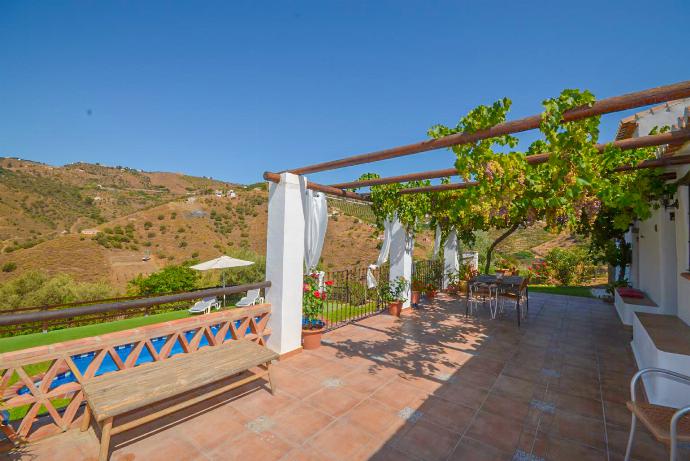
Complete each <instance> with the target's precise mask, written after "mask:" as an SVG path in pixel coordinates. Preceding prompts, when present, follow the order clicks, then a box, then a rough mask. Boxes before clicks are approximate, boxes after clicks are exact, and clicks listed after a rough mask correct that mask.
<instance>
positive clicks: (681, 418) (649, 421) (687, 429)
mask: <svg viewBox="0 0 690 461" xmlns="http://www.w3.org/2000/svg"><path fill="white" fill-rule="evenodd" d="M647 373H659V374H662V375H665V377H666V378H668V379H673V380H675V381H680V382H684V383H686V384H688V385H690V376H686V375H683V374H680V373H676V372H675V371H671V370H664V369H662V368H645V369H643V370H640V371H638V372H637V373H635V375H634V376H633V377H632V380H630V401H629V402H628V403H627V406H628V409H629V410H630V411H631V412H632V422H631V423H630V436H629V438H628V447H627V448H626V450H625V461H630V455H631V454H632V446H633V438H634V437H635V426H636V425H637V420H638V419H639V420H640V421H641V422H642V424H643V425H644V426H645V427H646V428H647V429H648V430H649V431H650V432H651V433H652V435H654V437H655V438H656V439H657V440H658V441H659V442H662V443H665V444H667V445H670V446H671V458H670V459H671V461H678V456H677V455H678V442H684V443H688V442H690V415H688V414H689V413H690V405H688V406H685V407H683V408H670V407H665V406H662V405H654V404H651V403H645V402H638V401H637V398H636V395H635V394H636V393H635V385H636V384H637V381H638V380H639V379H640V378H641V377H642V375H645V374H647ZM688 395H690V389H689V390H688Z"/></svg>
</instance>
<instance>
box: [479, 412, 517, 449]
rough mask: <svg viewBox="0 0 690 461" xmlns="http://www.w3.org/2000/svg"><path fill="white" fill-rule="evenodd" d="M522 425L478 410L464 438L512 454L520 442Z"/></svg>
mask: <svg viewBox="0 0 690 461" xmlns="http://www.w3.org/2000/svg"><path fill="white" fill-rule="evenodd" d="M522 432H523V427H522V424H519V423H517V422H516V421H515V420H513V419H511V418H508V417H506V416H505V415H503V416H500V415H495V414H493V413H489V412H487V411H483V410H480V411H479V413H478V414H477V416H476V417H475V419H474V421H473V422H472V424H471V425H470V428H469V429H468V430H467V433H466V436H468V437H470V438H473V439H475V440H478V441H480V442H482V443H484V444H486V445H491V446H493V447H495V448H498V449H499V450H501V451H504V452H510V453H512V452H513V451H514V450H515V448H516V447H517V445H518V442H519V441H520V436H521V434H522Z"/></svg>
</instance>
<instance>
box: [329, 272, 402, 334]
mask: <svg viewBox="0 0 690 461" xmlns="http://www.w3.org/2000/svg"><path fill="white" fill-rule="evenodd" d="M373 275H374V277H375V278H376V280H378V281H387V280H388V266H387V265H386V266H383V267H381V268H378V269H375V270H374V271H373ZM325 280H327V281H332V282H333V285H332V286H330V287H329V296H328V298H327V299H326V301H325V302H324V306H323V312H322V315H321V318H322V320H323V321H324V323H325V324H326V328H327V329H328V330H332V329H334V328H338V327H341V326H343V325H346V324H348V323H350V322H353V321H355V320H360V319H362V318H365V317H369V316H371V315H374V314H378V313H379V312H381V311H382V310H383V309H385V308H386V306H385V303H384V302H383V301H382V300H381V297H380V296H379V291H378V289H377V288H369V287H368V285H367V269H366V268H356V269H348V270H340V271H328V272H326V274H325Z"/></svg>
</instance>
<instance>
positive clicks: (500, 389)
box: [491, 375, 546, 402]
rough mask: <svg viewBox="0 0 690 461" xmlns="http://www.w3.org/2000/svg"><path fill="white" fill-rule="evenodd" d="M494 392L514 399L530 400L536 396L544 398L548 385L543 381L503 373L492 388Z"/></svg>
mask: <svg viewBox="0 0 690 461" xmlns="http://www.w3.org/2000/svg"><path fill="white" fill-rule="evenodd" d="M491 392H492V393H500V394H503V395H506V396H510V397H512V398H514V399H519V400H523V401H525V402H529V401H531V400H532V399H534V398H539V399H543V397H544V395H545V393H546V386H545V384H543V383H534V382H530V381H525V380H524V379H519V378H513V377H512V376H507V375H501V376H499V377H498V379H497V380H496V383H494V386H493V388H492V389H491Z"/></svg>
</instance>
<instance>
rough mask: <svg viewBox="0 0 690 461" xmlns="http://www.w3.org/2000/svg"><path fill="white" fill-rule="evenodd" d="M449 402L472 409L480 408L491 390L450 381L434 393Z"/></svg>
mask: <svg viewBox="0 0 690 461" xmlns="http://www.w3.org/2000/svg"><path fill="white" fill-rule="evenodd" d="M434 395H436V396H437V397H440V398H442V399H444V400H448V401H449V402H453V403H457V404H460V405H464V406H466V407H469V408H472V409H475V410H476V409H479V407H480V406H481V405H482V403H483V402H484V400H486V396H487V395H489V392H488V391H487V390H486V389H480V388H476V387H468V386H463V385H462V382H459V383H450V384H448V385H447V386H444V387H443V388H441V389H439V390H438V391H437V392H436V393H434Z"/></svg>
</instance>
